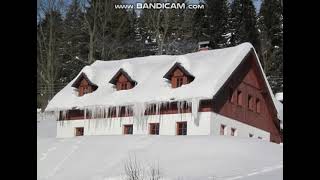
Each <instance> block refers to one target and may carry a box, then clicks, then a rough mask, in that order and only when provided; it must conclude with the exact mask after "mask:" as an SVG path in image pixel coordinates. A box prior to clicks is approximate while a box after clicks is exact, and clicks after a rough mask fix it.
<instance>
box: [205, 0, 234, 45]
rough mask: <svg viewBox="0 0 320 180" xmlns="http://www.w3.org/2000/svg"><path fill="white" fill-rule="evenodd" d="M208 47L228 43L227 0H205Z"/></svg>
mask: <svg viewBox="0 0 320 180" xmlns="http://www.w3.org/2000/svg"><path fill="white" fill-rule="evenodd" d="M205 2H206V4H207V16H208V24H209V36H210V38H209V40H210V47H211V48H213V49H216V48H223V47H227V46H228V44H229V37H230V32H229V29H228V28H229V26H228V18H229V7H228V1H227V0H206V1H205Z"/></svg>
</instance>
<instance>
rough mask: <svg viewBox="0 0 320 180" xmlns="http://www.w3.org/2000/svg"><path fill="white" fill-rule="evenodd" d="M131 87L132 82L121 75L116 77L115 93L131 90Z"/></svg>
mask: <svg viewBox="0 0 320 180" xmlns="http://www.w3.org/2000/svg"><path fill="white" fill-rule="evenodd" d="M133 86H134V84H133V82H130V81H129V79H128V78H127V77H126V76H125V75H123V74H121V75H120V76H118V78H117V83H116V89H117V91H119V90H126V89H131V88H133Z"/></svg>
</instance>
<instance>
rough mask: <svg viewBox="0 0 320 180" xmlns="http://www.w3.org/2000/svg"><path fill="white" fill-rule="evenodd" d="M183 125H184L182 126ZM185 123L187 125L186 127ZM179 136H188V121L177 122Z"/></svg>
mask: <svg viewBox="0 0 320 180" xmlns="http://www.w3.org/2000/svg"><path fill="white" fill-rule="evenodd" d="M180 125H182V127H180ZM184 125H185V127H184ZM176 135H178V136H186V135H188V123H187V121H182V122H177V133H176Z"/></svg>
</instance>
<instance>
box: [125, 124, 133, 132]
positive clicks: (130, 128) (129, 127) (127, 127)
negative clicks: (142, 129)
mask: <svg viewBox="0 0 320 180" xmlns="http://www.w3.org/2000/svg"><path fill="white" fill-rule="evenodd" d="M132 133H133V125H132V124H129V125H124V131H123V134H132Z"/></svg>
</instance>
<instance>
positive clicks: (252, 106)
mask: <svg viewBox="0 0 320 180" xmlns="http://www.w3.org/2000/svg"><path fill="white" fill-rule="evenodd" d="M253 102H254V97H253V96H252V95H250V94H248V102H247V103H248V106H247V108H248V109H249V110H250V111H254V109H255V108H254V104H253Z"/></svg>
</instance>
